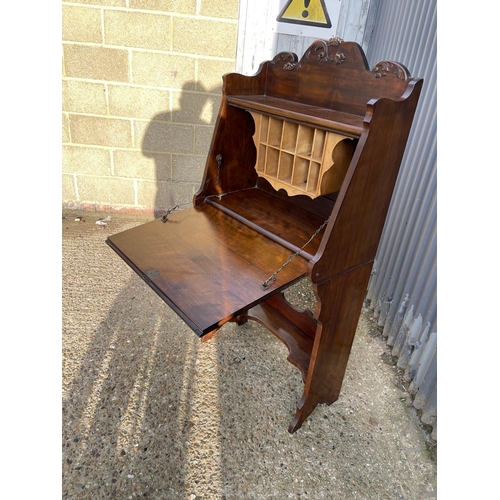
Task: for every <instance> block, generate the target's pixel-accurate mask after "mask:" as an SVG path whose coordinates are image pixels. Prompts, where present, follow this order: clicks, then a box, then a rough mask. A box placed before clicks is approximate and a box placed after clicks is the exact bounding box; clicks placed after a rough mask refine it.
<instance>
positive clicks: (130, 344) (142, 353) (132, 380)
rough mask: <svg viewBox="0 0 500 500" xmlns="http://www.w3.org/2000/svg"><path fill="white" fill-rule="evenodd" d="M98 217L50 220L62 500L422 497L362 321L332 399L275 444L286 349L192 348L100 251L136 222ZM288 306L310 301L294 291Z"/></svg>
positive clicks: (245, 333) (265, 336)
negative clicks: (56, 260) (55, 255)
mask: <svg viewBox="0 0 500 500" xmlns="http://www.w3.org/2000/svg"><path fill="white" fill-rule="evenodd" d="M106 215H108V214H102V213H98V212H78V211H74V210H64V211H63V217H62V235H63V237H62V242H63V318H62V326H63V341H62V346H63V388H62V389H63V398H62V399H63V401H62V403H63V412H62V424H63V428H62V474H63V475H62V498H64V499H68V500H69V499H75V500H76V499H78V500H83V499H92V500H95V499H105V498H117V499H135V498H150V499H186V500H195V499H210V500H211V499H228V500H229V499H231V500H232V499H244V498H250V499H261V498H262V499H264V498H277V499H288V498H294V499H323V498H324V499H329V500H337V499H338V500H341V499H342V500H346V499H347V500H350V499H352V500H357V499H367V500H373V499H406V500H410V499H434V498H436V463H435V460H434V454H433V453H432V445H433V442H432V441H431V440H430V438H429V436H428V434H427V433H426V431H425V430H424V429H423V428H422V426H421V425H420V423H419V420H418V418H417V415H416V414H415V411H414V409H413V408H412V406H411V398H410V395H409V394H408V393H407V392H406V391H405V389H404V387H403V386H402V385H401V383H400V378H399V374H398V370H397V368H396V367H395V366H394V364H393V363H392V362H391V361H390V356H388V352H389V351H388V349H387V348H386V346H385V344H384V342H383V340H382V339H381V337H380V336H379V335H378V332H377V329H376V327H375V325H374V323H373V322H371V321H370V317H369V314H368V312H367V311H364V312H363V314H362V315H361V317H360V321H359V325H358V331H357V334H356V338H355V341H354V345H353V349H352V353H351V357H350V359H349V364H348V367H347V372H346V376H345V379H344V385H343V388H342V392H341V396H340V398H339V399H338V401H336V402H335V403H333V404H332V405H330V406H326V405H320V406H318V407H317V408H316V410H315V411H314V412H313V413H312V414H311V416H310V417H309V418H308V419H307V420H306V422H305V423H304V424H303V426H302V428H301V429H300V430H298V431H297V432H296V433H295V434H293V435H290V434H289V433H288V431H287V428H288V424H289V422H290V421H291V419H292V418H293V416H294V414H295V405H296V402H297V401H298V400H299V399H300V397H301V395H302V390H303V382H302V380H301V376H300V373H299V371H298V370H297V369H296V368H295V367H293V366H292V365H291V364H289V363H288V362H287V361H286V357H287V349H286V347H285V346H284V345H283V344H282V343H281V342H280V341H279V340H278V339H277V338H275V337H274V336H273V335H272V334H270V333H269V332H268V331H267V330H266V329H264V328H263V327H261V326H260V325H259V324H257V323H256V322H251V321H249V322H247V323H246V324H244V325H242V326H240V327H238V326H237V325H235V324H234V323H231V324H227V325H225V326H224V327H223V328H221V330H220V331H219V332H217V334H216V335H215V336H214V337H213V338H212V339H211V340H209V341H208V342H201V341H200V339H199V338H198V337H197V336H196V335H195V334H194V333H193V332H192V331H191V330H190V329H189V328H188V327H187V326H186V325H185V324H184V322H183V321H182V320H181V319H180V318H178V317H177V316H176V315H175V313H173V311H172V310H170V308H169V307H168V306H167V305H166V304H164V303H163V302H162V301H161V299H160V298H159V297H158V296H157V295H156V294H155V293H154V292H153V291H152V290H151V289H150V288H149V287H148V286H147V285H146V284H145V283H144V282H143V281H142V280H141V279H140V278H139V277H138V276H137V275H136V274H135V273H133V271H131V270H130V269H129V268H128V266H127V265H126V264H125V263H124V262H123V261H122V260H121V259H120V258H119V257H118V256H117V255H116V254H115V253H114V252H113V251H112V250H111V249H110V248H109V247H108V246H107V245H106V244H105V239H106V237H107V236H108V235H110V234H114V233H117V232H120V231H123V230H125V229H128V228H130V227H133V226H136V225H138V224H140V223H143V222H146V221H148V220H151V217H146V216H141V215H127V214H111V220H110V221H109V222H108V223H107V225H106V226H98V225H96V224H95V222H96V221H97V220H98V219H100V218H102V217H105V216H106ZM76 216H81V217H83V220H82V221H76V220H75V218H76ZM288 297H289V300H290V301H291V302H292V303H294V304H295V305H296V306H297V307H306V306H307V307H310V306H311V303H312V301H313V298H312V296H311V292H310V289H309V288H308V287H307V282H306V281H303V282H302V283H300V284H298V285H295V286H294V287H293V288H292V289H290V291H289V293H288Z"/></svg>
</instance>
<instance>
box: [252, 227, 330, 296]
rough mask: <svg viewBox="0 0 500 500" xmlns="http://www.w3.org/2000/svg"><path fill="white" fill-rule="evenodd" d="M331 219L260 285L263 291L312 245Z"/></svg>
mask: <svg viewBox="0 0 500 500" xmlns="http://www.w3.org/2000/svg"><path fill="white" fill-rule="evenodd" d="M329 220H330V219H326V220H325V222H323V224H321V226H319V227H318V229H316V231H314V234H313V235H312V236H311V237H310V238H309V239H308V240H307V242H306V243H305V244H304V245H303V246H302V247H301V248H300V249H299V250H297V251H296V252H295V253H293V254H291V255H290V256H289V257H288V259H287V260H286V261H285V262H284V263H283V264H282V265H281V266H280V267H279V268H278V269H276V271H274V273H273V274H271V276H269V278H267V280H266V281H264V283H262V285H260V287H261V288H262V290H267V289H268V288H269V286H270V285H271V284H273V283H274V282H275V281H276V276H277V275H278V273H279V272H281V271H282V270H283V268H284V267H286V266H287V265H288V264H290V261H291V260H293V259H294V258H295V257H297V255H299V254H300V253H301V252H302V250H304V248H305V247H306V246H307V245H309V243H311V241H312V240H313V239H314V238H315V237H316V236H317V235H318V234H319V233H320V232H321V230H322V229H323V228H324V227H325V226H326V225H327V224H328V221H329Z"/></svg>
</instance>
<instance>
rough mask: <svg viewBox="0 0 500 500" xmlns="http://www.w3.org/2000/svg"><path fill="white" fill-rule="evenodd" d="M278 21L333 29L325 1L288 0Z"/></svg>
mask: <svg viewBox="0 0 500 500" xmlns="http://www.w3.org/2000/svg"><path fill="white" fill-rule="evenodd" d="M276 21H278V22H282V23H293V24H304V25H307V26H318V27H321V28H331V27H332V23H331V21H330V17H329V16H328V11H327V10H326V6H325V2H324V0H288V2H287V3H286V5H285V6H284V7H283V10H282V11H281V12H280V14H279V16H278V17H277V18H276Z"/></svg>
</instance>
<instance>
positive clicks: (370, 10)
mask: <svg viewBox="0 0 500 500" xmlns="http://www.w3.org/2000/svg"><path fill="white" fill-rule="evenodd" d="M285 1H286V0H241V1H240V15H239V27H238V47H237V55H236V72H238V73H243V74H245V75H254V74H255V73H256V72H257V70H258V68H259V65H260V63H261V62H262V61H266V60H268V59H272V58H273V57H274V56H275V55H276V54H277V53H279V52H283V51H291V52H295V53H296V54H297V55H298V56H299V57H301V56H302V54H303V53H304V52H305V50H306V49H307V48H308V47H309V46H310V45H311V43H312V42H313V41H314V40H315V39H317V38H325V39H328V38H331V37H333V36H338V37H340V38H342V39H343V40H345V41H354V42H357V43H359V44H360V45H361V46H362V47H363V49H364V50H365V52H366V51H367V50H368V46H369V43H370V38H371V35H372V32H373V27H374V22H375V16H376V11H377V6H378V2H379V0H338V1H339V2H341V5H340V14H339V18H338V21H337V23H333V22H332V24H333V25H335V24H336V25H337V29H336V30H335V32H333V31H334V30H333V28H332V29H331V30H325V29H321V28H319V29H318V31H317V36H302V35H290V34H283V33H278V23H277V21H276V17H277V16H278V14H279V13H280V12H281V9H282V8H283V5H284V3H285ZM307 33H310V30H308V31H307Z"/></svg>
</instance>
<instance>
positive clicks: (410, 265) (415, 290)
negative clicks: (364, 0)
mask: <svg viewBox="0 0 500 500" xmlns="http://www.w3.org/2000/svg"><path fill="white" fill-rule="evenodd" d="M436 17H437V9H436V0H423V1H420V2H410V1H401V0H380V2H379V5H378V13H377V20H376V23H375V29H374V32H373V37H372V39H371V43H370V46H369V49H368V51H367V58H368V61H369V62H370V66H371V67H373V66H374V65H375V64H376V63H377V62H379V61H380V60H393V61H399V62H402V63H403V64H405V66H407V67H408V69H409V70H410V72H411V74H412V75H414V76H419V77H423V78H424V80H425V81H424V87H423V90H422V94H421V98H420V102H419V106H418V109H417V113H416V115H415V121H414V125H413V127H412V131H411V134H410V138H409V141H408V145H407V149H406V153H405V157H404V159H403V163H402V165H401V170H400V174H399V177H398V181H397V184H396V188H395V192H394V196H393V199H392V202H391V206H390V209H389V213H388V217H387V221H386V225H385V228H384V233H383V235H382V239H381V242H380V246H379V249H378V252H377V257H376V262H375V266H374V274H373V275H372V278H371V280H370V285H369V289H368V294H367V298H368V299H369V300H370V304H371V307H372V308H373V310H374V315H375V317H376V318H377V321H378V324H379V326H381V327H383V334H384V336H385V337H387V343H388V345H390V346H391V347H392V353H393V355H394V356H396V357H397V358H398V366H400V367H401V368H402V369H404V370H405V376H406V379H407V380H408V381H409V382H410V390H411V391H412V392H413V394H414V403H413V404H414V406H415V407H416V408H417V409H420V410H422V421H423V422H425V423H427V424H430V425H432V426H433V427H434V436H435V433H436V429H437V425H436V423H437V403H436V394H437V389H436V388H437V369H436V365H437V299H436V288H437V277H436V265H437V248H436V247H437V245H436V240H437V222H436V220H437V214H436V210H437V208H436V206H437V200H436V184H437V180H436V177H437V176H436V164H437V144H436V137H437V125H436V123H437V116H436V105H437V83H436V82H437V69H436V51H437V49H436Z"/></svg>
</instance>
